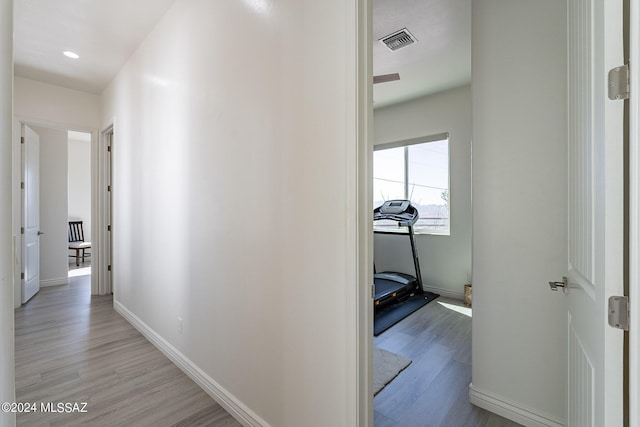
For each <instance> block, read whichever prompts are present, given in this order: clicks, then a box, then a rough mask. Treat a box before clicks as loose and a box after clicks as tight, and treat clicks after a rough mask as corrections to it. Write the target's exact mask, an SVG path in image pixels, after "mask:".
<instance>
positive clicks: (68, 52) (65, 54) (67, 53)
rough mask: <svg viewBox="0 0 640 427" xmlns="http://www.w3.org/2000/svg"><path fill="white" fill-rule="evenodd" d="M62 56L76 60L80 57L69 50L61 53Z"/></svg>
mask: <svg viewBox="0 0 640 427" xmlns="http://www.w3.org/2000/svg"><path fill="white" fill-rule="evenodd" d="M62 54H63V55H64V56H66V57H67V58H72V59H78V58H80V55H78V54H77V53H75V52H71V51H70V50H65V51H64V52H62Z"/></svg>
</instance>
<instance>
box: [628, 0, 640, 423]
mask: <svg viewBox="0 0 640 427" xmlns="http://www.w3.org/2000/svg"><path fill="white" fill-rule="evenodd" d="M629 23H630V26H629V31H630V37H629V39H630V45H629V49H630V51H629V56H630V62H631V67H630V81H631V93H630V97H629V306H630V307H631V310H630V324H629V425H632V426H633V425H640V407H639V406H640V404H639V403H638V399H640V335H639V334H638V331H639V330H640V311H639V307H640V147H638V144H640V138H639V136H638V132H640V88H639V87H638V84H640V66H639V65H638V58H640V0H631V1H630V17H629Z"/></svg>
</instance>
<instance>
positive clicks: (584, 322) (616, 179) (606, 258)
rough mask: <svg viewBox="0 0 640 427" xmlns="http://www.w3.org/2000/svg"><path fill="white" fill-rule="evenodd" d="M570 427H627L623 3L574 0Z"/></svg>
mask: <svg viewBox="0 0 640 427" xmlns="http://www.w3.org/2000/svg"><path fill="white" fill-rule="evenodd" d="M567 4H568V64H569V71H568V76H569V80H568V87H569V115H568V121H569V132H568V140H569V165H568V166H569V218H568V219H569V223H568V225H569V254H568V255H569V263H568V270H569V273H568V279H569V288H568V292H567V296H566V299H567V322H568V325H567V331H568V346H569V347H568V377H569V387H568V390H569V396H568V414H567V415H568V421H569V426H575V427H589V426H592V427H599V426H610V427H615V426H622V425H623V404H622V402H623V332H622V331H621V330H618V329H613V328H611V327H610V326H608V322H607V313H608V311H607V301H608V298H609V297H610V296H612V295H623V259H624V247H623V244H624V243H623V237H624V236H623V233H624V228H623V224H624V222H623V221H624V212H623V199H624V194H623V170H624V168H623V161H624V159H623V102H622V101H611V100H609V99H608V96H607V72H608V70H609V69H611V68H614V67H616V66H619V65H622V64H623V44H622V41H623V40H622V29H623V26H622V2H621V1H611V0H569V1H568V3H567Z"/></svg>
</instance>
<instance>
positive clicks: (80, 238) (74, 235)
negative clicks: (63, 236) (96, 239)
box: [69, 221, 91, 267]
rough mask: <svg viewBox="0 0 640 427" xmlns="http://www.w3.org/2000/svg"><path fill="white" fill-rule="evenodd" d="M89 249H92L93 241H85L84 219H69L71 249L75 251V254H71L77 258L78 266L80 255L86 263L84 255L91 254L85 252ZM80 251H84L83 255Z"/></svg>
mask: <svg viewBox="0 0 640 427" xmlns="http://www.w3.org/2000/svg"><path fill="white" fill-rule="evenodd" d="M87 249H91V242H85V241H84V229H83V228H82V221H69V250H72V251H75V255H69V256H70V257H75V258H76V266H78V267H79V266H80V257H82V262H83V263H84V257H85V256H89V255H91V254H90V253H87V252H85V251H86V250H87ZM80 251H82V255H81V254H80Z"/></svg>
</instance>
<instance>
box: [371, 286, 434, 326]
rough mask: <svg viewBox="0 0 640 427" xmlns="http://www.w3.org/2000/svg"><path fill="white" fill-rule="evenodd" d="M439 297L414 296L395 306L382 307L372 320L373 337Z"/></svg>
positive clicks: (429, 293)
mask: <svg viewBox="0 0 640 427" xmlns="http://www.w3.org/2000/svg"><path fill="white" fill-rule="evenodd" d="M439 296H440V295H438V294H434V293H433V292H425V293H423V294H416V295H414V296H412V297H411V298H409V299H407V300H405V301H403V302H399V303H397V304H392V305H389V306H388V307H384V308H383V309H381V310H380V311H379V312H378V313H376V314H375V316H374V318H373V335H380V334H381V333H383V332H384V331H386V330H387V329H389V328H390V327H392V326H393V325H395V324H396V323H398V322H399V321H401V320H402V319H404V318H405V317H407V316H409V315H410V314H411V313H413V312H415V311H416V310H418V309H420V308H422V307H424V306H425V305H427V304H429V303H430V302H431V301H433V300H434V299H436V298H438V297H439Z"/></svg>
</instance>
